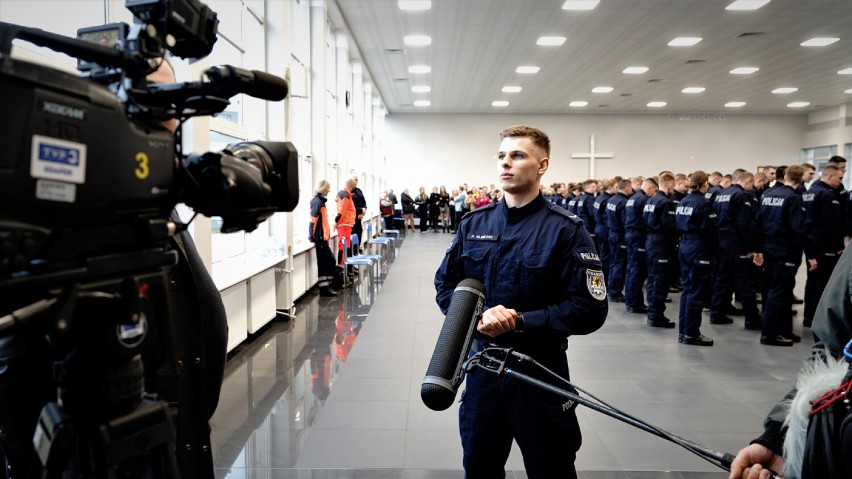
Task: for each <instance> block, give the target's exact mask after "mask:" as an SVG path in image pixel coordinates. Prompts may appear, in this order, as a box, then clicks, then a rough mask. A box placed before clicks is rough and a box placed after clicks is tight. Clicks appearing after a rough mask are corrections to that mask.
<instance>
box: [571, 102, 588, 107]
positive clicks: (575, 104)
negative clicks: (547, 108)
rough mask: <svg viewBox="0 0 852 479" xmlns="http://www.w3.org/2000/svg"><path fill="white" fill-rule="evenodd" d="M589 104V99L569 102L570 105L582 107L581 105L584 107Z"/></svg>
mask: <svg viewBox="0 0 852 479" xmlns="http://www.w3.org/2000/svg"><path fill="white" fill-rule="evenodd" d="M588 104H589V102H587V101H572V102H571V103H569V104H568V106H570V107H574V108H581V107H584V106H586V105H588Z"/></svg>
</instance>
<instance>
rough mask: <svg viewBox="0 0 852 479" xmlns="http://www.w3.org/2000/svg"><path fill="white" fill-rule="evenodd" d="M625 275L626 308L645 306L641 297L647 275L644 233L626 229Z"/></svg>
mask: <svg viewBox="0 0 852 479" xmlns="http://www.w3.org/2000/svg"><path fill="white" fill-rule="evenodd" d="M624 239H625V240H626V241H627V275H626V277H625V279H624V298H625V300H624V303H625V305H626V306H627V307H628V308H641V307H644V306H645V301H644V299H643V298H642V285H643V284H644V283H645V279H646V278H647V277H648V258H647V254H646V252H645V234H644V233H636V232H632V231H628V232H627V234H626V235H625V237H624Z"/></svg>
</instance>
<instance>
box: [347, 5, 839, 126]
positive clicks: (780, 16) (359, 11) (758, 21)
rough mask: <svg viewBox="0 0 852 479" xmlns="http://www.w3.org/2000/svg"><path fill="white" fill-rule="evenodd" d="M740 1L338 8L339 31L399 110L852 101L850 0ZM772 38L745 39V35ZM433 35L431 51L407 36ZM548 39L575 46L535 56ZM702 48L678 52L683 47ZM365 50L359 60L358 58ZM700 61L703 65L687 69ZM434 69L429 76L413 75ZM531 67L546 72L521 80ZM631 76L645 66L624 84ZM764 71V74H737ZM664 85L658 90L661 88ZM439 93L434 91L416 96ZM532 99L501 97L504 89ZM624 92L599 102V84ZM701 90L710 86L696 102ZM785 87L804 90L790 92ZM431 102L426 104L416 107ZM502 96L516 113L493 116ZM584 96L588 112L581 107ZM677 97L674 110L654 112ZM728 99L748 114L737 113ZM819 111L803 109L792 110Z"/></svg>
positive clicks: (770, 108) (750, 108)
mask: <svg viewBox="0 0 852 479" xmlns="http://www.w3.org/2000/svg"><path fill="white" fill-rule="evenodd" d="M732 1H733V0H601V2H600V4H599V5H598V6H597V8H595V9H594V10H592V11H568V10H563V9H562V5H563V3H564V0H432V8H431V9H430V10H427V11H420V12H407V11H402V10H400V9H399V7H398V4H397V0H336V3H337V5H338V7H339V11H340V13H342V17H343V19H341V18H340V17H339V15H332V23H333V25H335V27H336V28H338V29H340V28H342V29H346V30H348V31H349V32H350V34H351V36H352V38H354V41H355V43H356V44H357V47H358V48H357V50H358V51H359V52H360V55H361V56H362V58H360V59H359V60H360V61H361V62H362V63H363V64H364V65H365V67H366V68H367V70H368V71H369V74H370V76H371V77H372V79H373V81H374V83H375V85H376V86H377V88H378V90H379V94H380V95H381V97H382V99H383V100H384V102H385V105H386V106H387V108H388V110H389V111H390V112H391V113H398V112H417V113H469V112H480V113H481V112H524V113H566V112H571V113H580V112H590V113H599V112H629V113H639V112H641V113H647V112H654V113H661V112H669V113H670V112H690V113H694V112H707V113H711V112H727V113H734V112H740V113H802V112H803V111H804V112H807V111H813V110H816V109H821V108H825V107H827V106H834V105H839V104H843V103H847V102H850V101H852V94H847V93H844V91H845V90H848V89H852V75H838V74H837V72H838V71H839V70H842V69H845V68H852V0H772V1H771V2H770V3H769V4H768V5H766V6H764V7H762V8H760V9H758V10H756V11H728V10H725V7H726V6H727V5H729V4H730V3H731V2H732ZM750 32H760V33H761V34H760V35H752V36H745V37H740V35H742V34H743V33H750ZM412 34H425V35H430V36H431V37H432V44H431V45H430V46H427V47H408V46H405V45H404V44H403V37H405V36H406V35H412ZM540 36H564V37H567V41H566V42H565V43H564V44H563V45H562V46H558V47H543V46H537V45H536V40H537V39H538V37H540ZM680 36H694V37H702V38H703V40H702V41H701V42H700V43H698V44H697V45H695V46H693V47H671V46H668V42H669V41H671V40H672V39H673V38H675V37H680ZM813 37H839V38H840V41H838V42H836V43H834V44H832V45H829V46H827V47H803V46H800V45H799V44H800V43H801V42H803V41H805V40H808V39H810V38H813ZM357 54H358V53H356V55H357ZM688 60H704V61H703V62H700V63H687V61H688ZM417 64H426V65H429V66H431V67H432V72H431V73H429V74H410V73H408V66H410V65H417ZM521 65H536V66H539V67H540V68H541V70H540V71H539V73H537V74H535V75H521V74H518V73H515V69H516V68H517V67H518V66H521ZM628 66H646V67H649V68H650V69H649V71H648V72H646V73H644V74H641V75H626V74H623V73H622V70H623V69H624V68H625V67H628ZM740 66H756V67H759V68H760V71H758V72H757V73H754V74H752V75H744V76H743V75H732V74H730V73H728V72H729V71H730V70H731V69H733V68H735V67H740ZM652 80H653V81H652ZM414 85H428V86H430V87H431V89H432V91H431V92H430V93H412V92H411V87H412V86H414ZM507 85H513V86H520V87H522V88H523V90H522V91H521V92H520V93H502V92H501V90H502V88H503V87H504V86H507ZM601 85H604V86H612V87H613V88H614V90H613V92H611V93H607V94H595V93H592V92H591V90H592V88H593V87H595V86H601ZM689 86H700V87H704V88H706V90H705V91H704V92H703V93H700V94H684V93H681V90H682V89H683V88H685V87H689ZM778 87H797V88H798V89H799V90H798V91H797V92H795V93H791V94H786V95H779V94H773V93H771V91H772V90H773V89H775V88H778ZM419 99H423V100H429V101H431V106H429V107H416V106H414V105H413V102H414V100H419ZM494 100H506V101H509V102H510V103H509V106H507V107H503V108H499V107H493V106H491V102H492V101H494ZM575 100H583V101H588V102H589V104H588V106H586V107H585V108H569V107H568V103H569V102H570V101H575ZM651 101H665V102H667V103H668V105H667V106H665V107H664V108H649V107H647V106H646V104H647V103H648V102H651ZM729 101H744V102H746V103H747V104H746V106H744V107H742V108H737V109H730V108H725V107H724V104H725V103H727V102H729ZM793 101H807V102H810V104H811V105H810V106H809V107H806V108H804V109H792V108H788V107H787V104H788V103H790V102H793Z"/></svg>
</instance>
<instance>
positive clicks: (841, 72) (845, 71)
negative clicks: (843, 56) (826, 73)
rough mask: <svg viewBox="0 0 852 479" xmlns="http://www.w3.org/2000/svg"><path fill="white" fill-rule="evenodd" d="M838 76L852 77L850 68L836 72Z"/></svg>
mask: <svg viewBox="0 0 852 479" xmlns="http://www.w3.org/2000/svg"><path fill="white" fill-rule="evenodd" d="M837 74H838V75H852V68H844V69H843V70H840V71H839V72H837Z"/></svg>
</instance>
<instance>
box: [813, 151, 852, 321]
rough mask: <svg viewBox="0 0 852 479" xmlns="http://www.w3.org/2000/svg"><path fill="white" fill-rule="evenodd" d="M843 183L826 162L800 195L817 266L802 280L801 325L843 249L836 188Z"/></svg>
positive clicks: (838, 196)
mask: <svg viewBox="0 0 852 479" xmlns="http://www.w3.org/2000/svg"><path fill="white" fill-rule="evenodd" d="M842 184H843V173H842V172H841V171H840V169H838V168H837V167H836V166H835V165H832V164H829V165H828V166H826V167H825V168H824V169H823V170H822V173H821V174H820V178H819V180H817V181H815V182H814V184H812V185H811V187H810V188H809V189H808V191H807V192H806V193H805V194H803V195H802V201H803V202H804V205H805V217H806V221H807V223H808V225H809V227H810V236H811V237H812V238H813V239H814V254H815V255H816V260H817V264H818V265H819V267H818V268H817V269H815V270H813V271H810V270H809V271H808V279H807V282H806V283H805V314H804V316H805V318H804V321H803V324H804V325H805V326H807V327H810V326H811V322H812V321H813V318H814V311H816V305H817V303H818V302H819V298H820V296H822V292H823V290H824V289H825V285H826V284H828V278H829V277H830V276H831V272H832V271H834V267H835V266H836V265H837V259H838V258H839V257H840V255H841V254H842V253H843V250H844V249H845V247H846V246H845V243H844V241H843V232H844V225H843V222H842V221H839V219H840V218H843V212H842V211H843V209H842V206H841V198H842V197H843V196H844V195H841V194H839V193H838V191H837V190H838V187H840V186H841V185H842Z"/></svg>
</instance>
